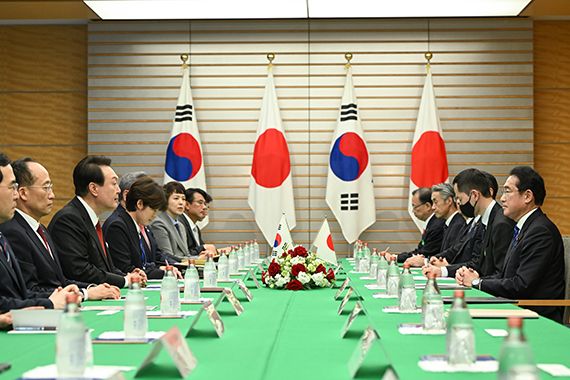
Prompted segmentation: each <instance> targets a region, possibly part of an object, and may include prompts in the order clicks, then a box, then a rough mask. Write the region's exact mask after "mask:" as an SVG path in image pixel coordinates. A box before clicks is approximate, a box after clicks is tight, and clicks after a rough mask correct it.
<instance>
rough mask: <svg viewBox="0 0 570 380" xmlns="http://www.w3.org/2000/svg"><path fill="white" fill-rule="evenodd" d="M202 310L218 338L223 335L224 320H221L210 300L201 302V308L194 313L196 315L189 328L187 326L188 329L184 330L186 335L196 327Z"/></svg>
mask: <svg viewBox="0 0 570 380" xmlns="http://www.w3.org/2000/svg"><path fill="white" fill-rule="evenodd" d="M220 298H222V297H220ZM204 312H205V313H206V315H207V316H208V320H209V321H210V323H211V324H212V326H214V330H215V331H216V334H217V335H218V338H221V337H222V336H223V335H224V330H225V328H224V322H223V321H222V318H221V317H220V314H219V313H218V311H217V310H216V307H215V306H214V305H213V304H212V301H206V302H204V303H203V304H202V308H200V310H198V314H196V316H195V317H194V319H193V320H192V324H191V325H190V328H188V331H187V332H186V337H188V336H190V333H191V332H192V330H193V329H194V328H195V327H196V324H197V323H198V321H199V320H200V317H201V316H202V314H204Z"/></svg>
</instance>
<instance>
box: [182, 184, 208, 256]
mask: <svg viewBox="0 0 570 380" xmlns="http://www.w3.org/2000/svg"><path fill="white" fill-rule="evenodd" d="M184 194H185V195H186V205H185V207H184V214H182V215H183V216H182V217H181V218H180V222H181V223H182V224H184V227H185V229H186V236H187V237H186V241H187V242H188V251H189V252H190V256H191V257H195V258H205V257H206V255H207V254H208V253H212V254H216V246H215V245H213V244H206V243H204V240H203V239H202V232H201V231H200V228H199V227H198V226H197V223H198V222H200V221H202V220H204V218H205V217H206V215H208V207H209V204H210V202H212V197H211V196H210V195H209V194H208V193H206V192H205V191H204V190H202V189H198V188H189V189H186V190H185V192H184Z"/></svg>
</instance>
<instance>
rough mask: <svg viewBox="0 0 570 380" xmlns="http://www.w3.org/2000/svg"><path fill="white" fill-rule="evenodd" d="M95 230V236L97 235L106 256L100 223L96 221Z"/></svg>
mask: <svg viewBox="0 0 570 380" xmlns="http://www.w3.org/2000/svg"><path fill="white" fill-rule="evenodd" d="M95 230H97V236H98V237H99V243H100V244H101V248H103V252H104V253H105V256H107V249H106V248H105V239H103V229H102V228H101V223H99V222H97V224H96V225H95Z"/></svg>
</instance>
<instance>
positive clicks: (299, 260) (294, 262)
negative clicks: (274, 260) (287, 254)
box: [291, 256, 305, 265]
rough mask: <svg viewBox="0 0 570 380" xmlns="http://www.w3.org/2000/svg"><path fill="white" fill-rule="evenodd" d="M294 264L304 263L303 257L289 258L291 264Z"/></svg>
mask: <svg viewBox="0 0 570 380" xmlns="http://www.w3.org/2000/svg"><path fill="white" fill-rule="evenodd" d="M295 264H305V258H304V257H301V256H296V257H293V258H292V259H291V265H295Z"/></svg>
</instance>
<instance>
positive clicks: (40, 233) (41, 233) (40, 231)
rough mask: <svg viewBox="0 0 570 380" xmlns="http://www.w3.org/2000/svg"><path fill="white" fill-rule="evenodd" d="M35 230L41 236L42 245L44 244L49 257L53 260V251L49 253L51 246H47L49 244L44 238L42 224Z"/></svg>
mask: <svg viewBox="0 0 570 380" xmlns="http://www.w3.org/2000/svg"><path fill="white" fill-rule="evenodd" d="M37 231H38V234H39V235H40V236H41V238H42V240H43V242H44V245H45V246H46V249H47V251H48V252H49V255H50V257H51V258H52V260H53V259H54V258H53V253H51V248H50V246H49V244H48V241H47V239H46V234H45V232H44V229H43V228H42V226H38V230H37Z"/></svg>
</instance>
